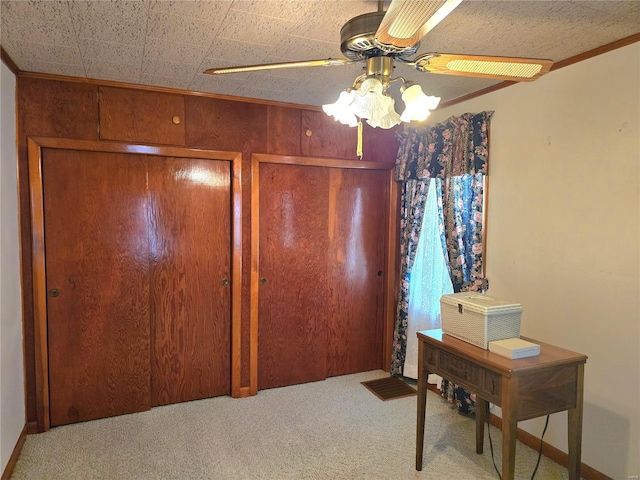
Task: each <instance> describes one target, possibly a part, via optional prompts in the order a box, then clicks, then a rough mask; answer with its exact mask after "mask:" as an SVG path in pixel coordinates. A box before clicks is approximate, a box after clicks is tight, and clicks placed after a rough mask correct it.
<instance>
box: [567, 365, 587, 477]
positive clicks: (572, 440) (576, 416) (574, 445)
mask: <svg viewBox="0 0 640 480" xmlns="http://www.w3.org/2000/svg"><path fill="white" fill-rule="evenodd" d="M577 368H578V372H577V378H576V406H575V408H570V409H569V410H568V411H567V413H568V414H569V425H568V427H569V479H570V480H580V462H581V460H580V457H581V456H582V408H583V384H584V364H580V365H578V367H577Z"/></svg>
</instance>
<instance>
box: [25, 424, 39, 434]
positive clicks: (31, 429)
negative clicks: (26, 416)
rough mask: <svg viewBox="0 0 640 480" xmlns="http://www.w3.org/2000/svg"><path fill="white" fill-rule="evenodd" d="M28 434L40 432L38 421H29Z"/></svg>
mask: <svg viewBox="0 0 640 480" xmlns="http://www.w3.org/2000/svg"><path fill="white" fill-rule="evenodd" d="M26 428H27V435H31V434H33V433H38V422H27V425H26Z"/></svg>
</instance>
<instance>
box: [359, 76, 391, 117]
mask: <svg viewBox="0 0 640 480" xmlns="http://www.w3.org/2000/svg"><path fill="white" fill-rule="evenodd" d="M382 90H383V87H382V82H381V81H380V80H378V79H376V78H367V79H366V80H365V81H364V82H362V84H361V85H360V88H359V89H358V90H357V91H355V92H354V93H355V94H354V96H353V102H352V103H351V111H352V112H353V113H354V114H356V115H357V116H358V117H360V118H369V119H372V118H374V119H375V118H380V117H384V116H385V115H386V114H387V112H388V111H389V108H390V106H391V105H393V99H392V98H391V97H387V96H386V95H384V94H383V93H382Z"/></svg>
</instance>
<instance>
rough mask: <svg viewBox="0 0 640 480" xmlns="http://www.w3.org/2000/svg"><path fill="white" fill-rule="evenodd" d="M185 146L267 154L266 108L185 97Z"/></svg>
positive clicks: (213, 99)
mask: <svg viewBox="0 0 640 480" xmlns="http://www.w3.org/2000/svg"><path fill="white" fill-rule="evenodd" d="M185 114H186V116H187V119H186V146H188V147H197V148H205V149H215V150H233V151H244V150H245V148H246V147H248V146H249V147H257V148H256V149H255V151H266V138H267V107H266V106H265V105H257V104H252V103H240V102H233V101H230V100H219V99H215V98H204V97H192V96H188V97H185Z"/></svg>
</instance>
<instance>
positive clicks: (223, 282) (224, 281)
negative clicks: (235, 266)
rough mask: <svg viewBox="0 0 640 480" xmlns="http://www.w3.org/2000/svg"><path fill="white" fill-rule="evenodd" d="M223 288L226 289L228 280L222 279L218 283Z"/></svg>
mask: <svg viewBox="0 0 640 480" xmlns="http://www.w3.org/2000/svg"><path fill="white" fill-rule="evenodd" d="M220 283H221V284H222V285H223V286H224V287H226V286H227V285H229V280H227V279H226V278H223V279H222V281H221V282H220Z"/></svg>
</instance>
